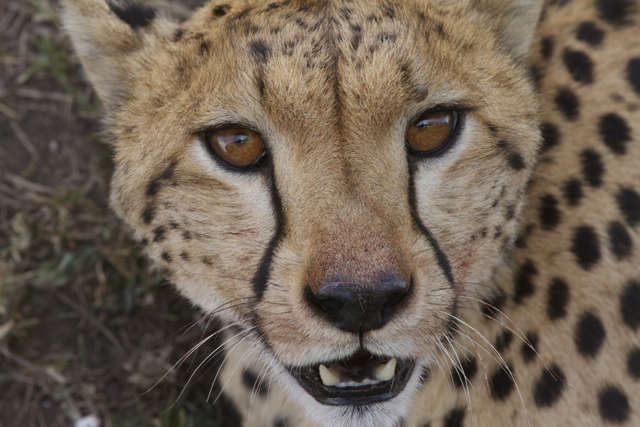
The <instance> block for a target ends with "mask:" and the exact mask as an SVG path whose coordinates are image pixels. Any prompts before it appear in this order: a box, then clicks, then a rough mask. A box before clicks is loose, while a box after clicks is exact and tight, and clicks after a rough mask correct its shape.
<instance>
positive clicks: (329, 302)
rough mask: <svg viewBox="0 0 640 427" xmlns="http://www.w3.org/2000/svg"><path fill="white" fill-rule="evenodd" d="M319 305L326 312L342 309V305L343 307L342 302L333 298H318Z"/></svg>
mask: <svg viewBox="0 0 640 427" xmlns="http://www.w3.org/2000/svg"><path fill="white" fill-rule="evenodd" d="M320 306H321V307H322V309H323V310H324V311H326V312H327V313H335V312H337V311H340V310H342V307H344V303H342V302H340V301H338V300H335V299H324V300H320Z"/></svg>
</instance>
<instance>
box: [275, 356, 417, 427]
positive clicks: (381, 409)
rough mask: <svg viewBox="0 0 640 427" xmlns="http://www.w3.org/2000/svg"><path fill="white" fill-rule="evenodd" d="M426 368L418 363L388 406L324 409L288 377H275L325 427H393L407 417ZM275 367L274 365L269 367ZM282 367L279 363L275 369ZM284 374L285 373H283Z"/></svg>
mask: <svg viewBox="0 0 640 427" xmlns="http://www.w3.org/2000/svg"><path fill="white" fill-rule="evenodd" d="M425 364H426V362H423V361H416V366H415V368H414V371H413V373H412V375H411V378H410V379H409V382H408V383H407V385H406V387H405V388H404V390H403V391H402V392H401V393H400V394H399V395H398V396H396V397H395V398H393V399H391V400H388V401H386V402H380V403H374V404H371V405H367V406H359V407H354V406H332V405H323V404H321V403H319V402H318V401H317V400H315V399H314V398H313V397H311V396H310V395H309V394H308V393H307V392H306V391H305V390H304V389H303V388H302V387H301V386H300V385H299V384H298V382H297V381H296V380H295V379H294V378H293V377H292V376H291V375H289V374H287V373H282V374H280V375H274V377H275V378H278V380H279V381H280V383H281V384H282V385H283V386H284V388H285V389H286V390H287V391H288V393H289V396H290V397H292V398H293V399H294V400H296V401H297V402H298V404H299V405H300V406H301V407H302V408H304V409H305V411H306V413H307V416H308V417H309V418H310V419H311V420H312V421H313V422H315V423H316V424H318V425H319V426H322V427H393V426H395V425H396V423H397V422H398V421H399V420H400V419H401V418H402V417H403V416H405V415H406V414H407V411H408V409H409V405H410V404H411V398H412V397H413V395H414V393H415V391H416V390H417V388H418V385H419V382H420V372H422V367H423V366H424V365H425ZM269 365H270V366H272V367H273V366H274V363H269ZM277 365H279V364H278V363H277V362H276V363H275V366H277ZM280 372H282V371H280Z"/></svg>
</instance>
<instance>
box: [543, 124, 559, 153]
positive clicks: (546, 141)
mask: <svg viewBox="0 0 640 427" xmlns="http://www.w3.org/2000/svg"><path fill="white" fill-rule="evenodd" d="M540 132H541V133H542V147H541V151H547V150H548V149H549V148H551V147H554V146H556V145H558V142H559V141H560V133H559V132H558V127H557V126H556V125H553V124H551V123H542V126H541V127H540Z"/></svg>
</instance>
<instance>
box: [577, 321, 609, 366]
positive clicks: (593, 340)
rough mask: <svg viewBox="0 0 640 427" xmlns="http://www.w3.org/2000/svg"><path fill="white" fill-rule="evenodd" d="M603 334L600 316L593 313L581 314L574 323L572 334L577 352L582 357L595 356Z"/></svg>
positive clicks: (602, 340) (603, 336) (602, 339)
mask: <svg viewBox="0 0 640 427" xmlns="http://www.w3.org/2000/svg"><path fill="white" fill-rule="evenodd" d="M605 336H606V333H605V330H604V326H603V325H602V321H601V320H600V318H599V317H598V316H596V315H595V314H593V313H585V314H583V315H582V317H581V318H580V320H579V321H578V324H577V325H576V331H575V335H574V340H575V343H576V347H577V349H578V352H579V353H580V354H581V355H583V356H584V357H596V354H597V353H598V351H599V350H600V347H602V343H603V342H604V338H605Z"/></svg>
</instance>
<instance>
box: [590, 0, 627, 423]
mask: <svg viewBox="0 0 640 427" xmlns="http://www.w3.org/2000/svg"><path fill="white" fill-rule="evenodd" d="M600 1H601V0H600ZM598 406H599V407H600V416H601V417H602V419H603V420H605V421H608V422H610V423H614V424H621V423H623V422H625V421H627V419H628V418H629V412H630V408H629V399H627V395H626V394H624V392H623V391H622V390H620V389H619V388H618V387H614V386H611V385H610V386H607V387H605V388H604V389H603V390H602V391H600V393H598Z"/></svg>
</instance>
